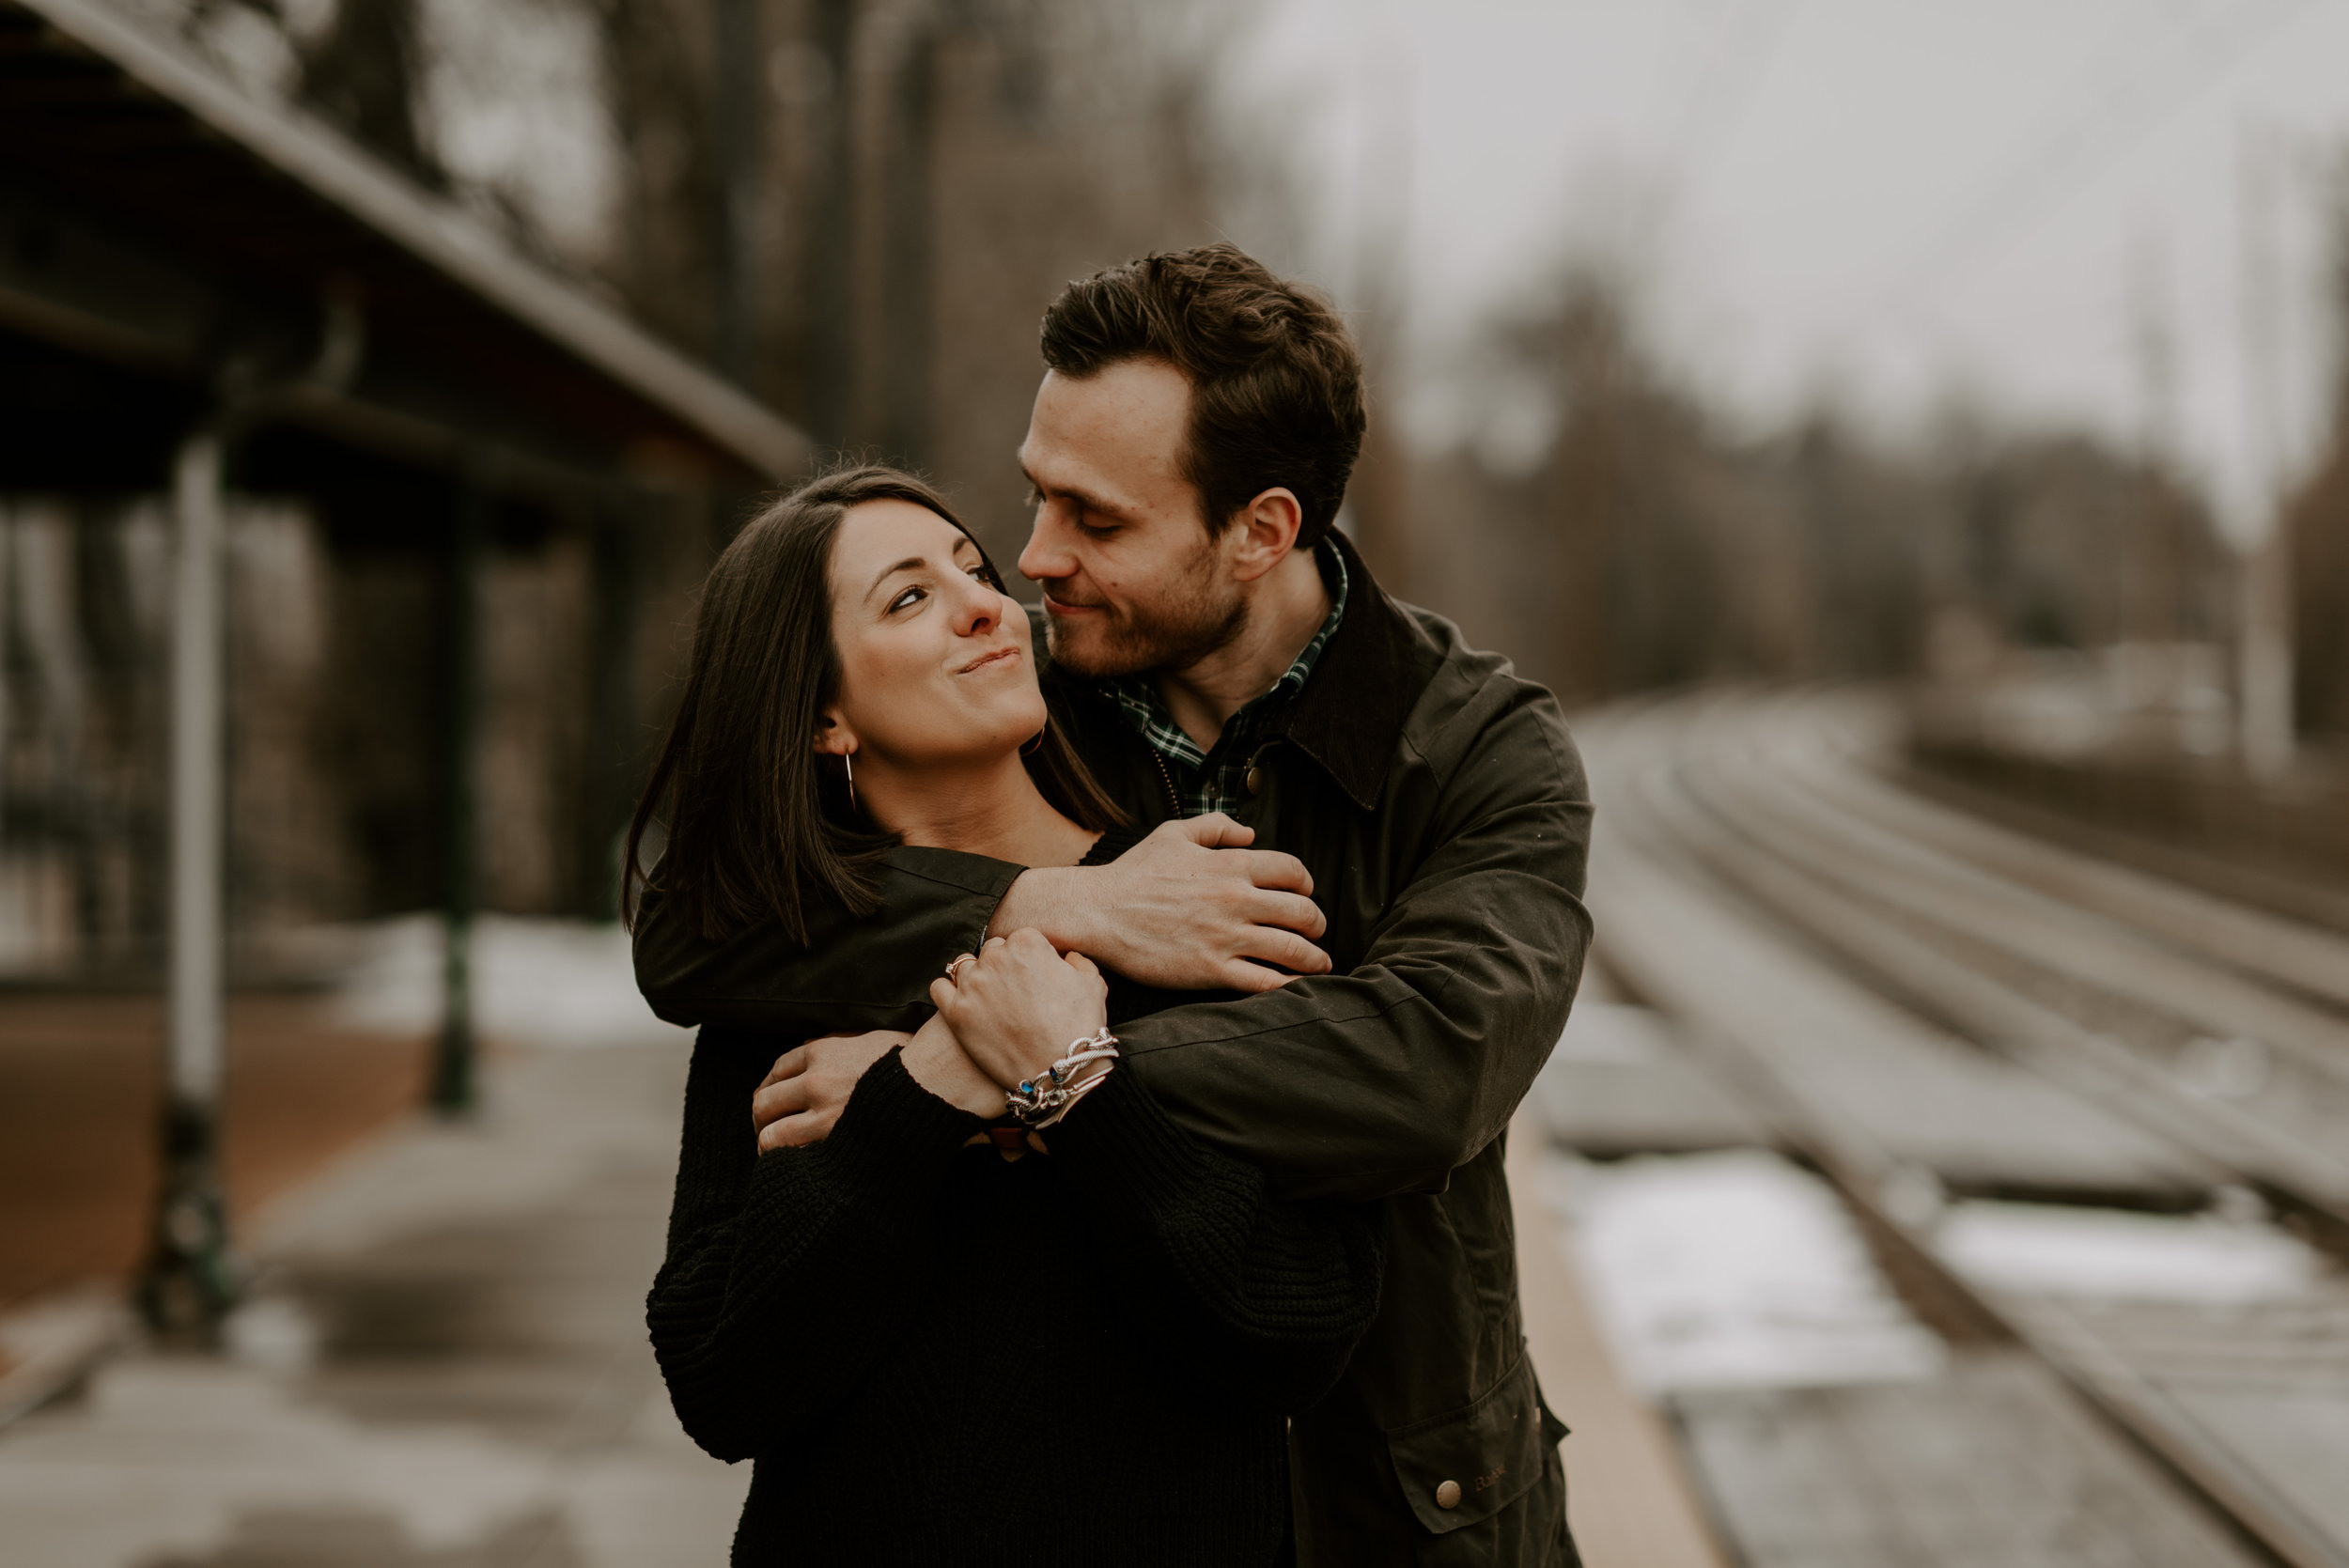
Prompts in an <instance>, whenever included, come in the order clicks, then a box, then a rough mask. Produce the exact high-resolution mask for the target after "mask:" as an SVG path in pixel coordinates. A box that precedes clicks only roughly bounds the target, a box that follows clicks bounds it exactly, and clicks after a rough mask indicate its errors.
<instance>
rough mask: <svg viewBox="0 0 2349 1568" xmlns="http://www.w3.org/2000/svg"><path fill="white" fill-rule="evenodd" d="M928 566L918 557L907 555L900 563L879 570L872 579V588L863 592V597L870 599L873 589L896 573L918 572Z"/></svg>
mask: <svg viewBox="0 0 2349 1568" xmlns="http://www.w3.org/2000/svg"><path fill="white" fill-rule="evenodd" d="M928 564H929V563H927V562H926V561H924V560H923V559H922V558H921V557H920V556H919V555H909V556H907V557H906V558H905V559H904V560H902V561H899V562H896V563H894V565H891V566H886V567H882V568H881V569H880V572H879V575H877V576H876V577H875V578H874V579H873V587H872V588H867V589H865V590H864V595H865V597H866V598H871V597H872V595H873V589H874V588H878V587H879V586H880V585H881V584H882V583H884V582H888V581H889V580H890V579H891V578H892V577H894V576H895V575H896V574H897V573H899V572H901V571H919V570H921V569H922V568H923V567H926V566H927V565H928Z"/></svg>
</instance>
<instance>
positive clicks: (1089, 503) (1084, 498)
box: [1019, 463, 1126, 517]
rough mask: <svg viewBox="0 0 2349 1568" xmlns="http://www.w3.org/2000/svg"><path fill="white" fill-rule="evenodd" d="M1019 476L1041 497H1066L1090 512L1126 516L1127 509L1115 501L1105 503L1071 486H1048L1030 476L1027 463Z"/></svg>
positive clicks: (1022, 467) (1020, 468) (1022, 465)
mask: <svg viewBox="0 0 2349 1568" xmlns="http://www.w3.org/2000/svg"><path fill="white" fill-rule="evenodd" d="M1019 474H1020V476H1021V477H1022V478H1024V479H1026V480H1027V481H1028V483H1029V484H1030V485H1031V486H1033V487H1034V489H1035V490H1036V493H1038V494H1039V495H1065V496H1066V497H1067V498H1068V499H1069V500H1071V501H1073V502H1075V503H1076V504H1077V505H1080V506H1082V507H1083V508H1084V509H1085V510H1086V511H1088V512H1108V513H1110V514H1112V516H1115V517H1124V516H1125V515H1126V509H1125V508H1124V507H1123V506H1120V505H1117V504H1116V503H1115V502H1113V501H1104V500H1102V499H1101V498H1100V497H1099V496H1097V495H1095V494H1094V493H1093V492H1092V491H1090V490H1081V489H1076V488H1075V487H1074V486H1070V485H1047V484H1046V483H1044V481H1042V480H1041V479H1038V478H1037V477H1036V476H1035V475H1034V474H1030V473H1029V472H1028V468H1027V465H1026V464H1025V463H1022V464H1021V465H1020V466H1019Z"/></svg>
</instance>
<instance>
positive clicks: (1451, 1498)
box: [1436, 1481, 1460, 1508]
mask: <svg viewBox="0 0 2349 1568" xmlns="http://www.w3.org/2000/svg"><path fill="white" fill-rule="evenodd" d="M1436 1506H1437V1507H1438V1508H1457V1507H1459V1506H1460V1483H1458V1482H1456V1481H1447V1482H1445V1483H1442V1484H1441V1485H1439V1486H1438V1487H1437V1488H1436Z"/></svg>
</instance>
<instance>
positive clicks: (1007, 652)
mask: <svg viewBox="0 0 2349 1568" xmlns="http://www.w3.org/2000/svg"><path fill="white" fill-rule="evenodd" d="M1017 658H1019V648H1017V647H1008V648H997V649H996V650H995V651H994V652H993V653H983V654H981V655H979V657H978V658H976V659H974V660H971V662H970V663H968V664H965V665H964V666H963V667H962V673H963V674H964V675H969V674H970V673H971V672H972V671H973V670H984V669H986V668H988V666H989V665H992V664H1001V663H1002V662H1003V660H1006V659H1017Z"/></svg>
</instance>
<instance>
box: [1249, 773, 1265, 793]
mask: <svg viewBox="0 0 2349 1568" xmlns="http://www.w3.org/2000/svg"><path fill="white" fill-rule="evenodd" d="M1247 784H1248V793H1249V794H1251V795H1262V794H1263V793H1264V769H1263V768H1249V770H1248V779H1247Z"/></svg>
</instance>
